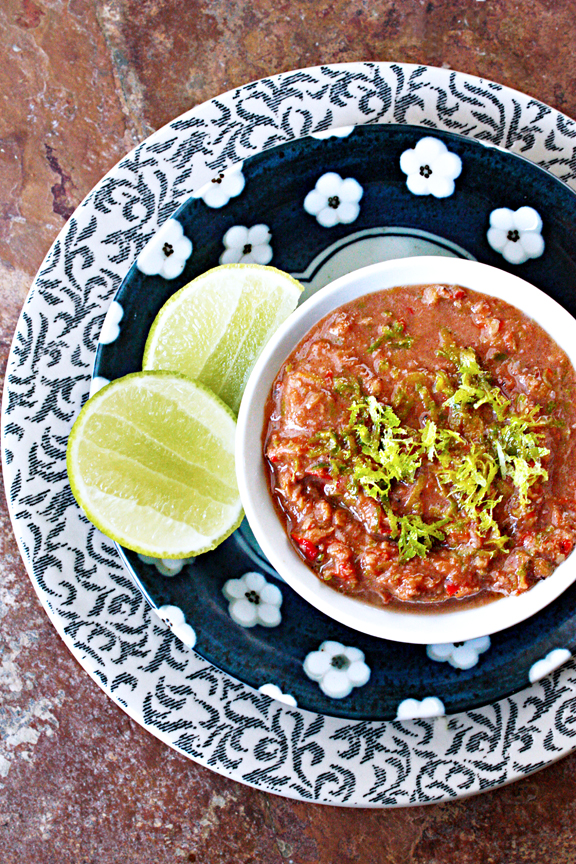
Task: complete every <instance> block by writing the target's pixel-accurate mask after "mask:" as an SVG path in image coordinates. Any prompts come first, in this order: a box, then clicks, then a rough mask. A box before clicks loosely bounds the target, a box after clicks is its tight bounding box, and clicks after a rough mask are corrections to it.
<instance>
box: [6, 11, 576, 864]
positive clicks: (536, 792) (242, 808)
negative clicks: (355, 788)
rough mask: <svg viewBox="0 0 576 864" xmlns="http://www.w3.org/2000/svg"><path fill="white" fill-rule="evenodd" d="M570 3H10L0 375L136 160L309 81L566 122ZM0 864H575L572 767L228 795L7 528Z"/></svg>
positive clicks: (232, 788) (571, 85) (573, 76)
mask: <svg viewBox="0 0 576 864" xmlns="http://www.w3.org/2000/svg"><path fill="white" fill-rule="evenodd" d="M575 37H576V15H575V14H574V2H573V0H532V2H531V3H529V4H528V3H526V2H514V0H423V2H418V0H395V2H394V0H251V2H249V0H235V2H232V0H68V2H64V0H4V2H3V3H2V4H0V46H1V52H2V58H3V59H2V63H0V97H1V103H0V105H1V110H0V291H1V302H0V352H1V355H0V362H1V364H2V366H1V369H2V371H3V369H4V366H5V363H6V357H7V353H8V348H9V342H10V339H11V335H12V332H13V330H14V327H15V324H16V320H17V316H18V314H19V310H20V307H21V305H22V302H23V300H24V297H25V295H26V292H27V290H28V287H29V284H30V282H31V280H32V278H33V276H34V273H35V272H36V270H37V268H38V266H39V265H40V263H41V260H42V258H43V257H44V255H45V254H46V252H47V250H48V248H49V246H50V244H51V243H52V241H53V240H54V238H55V236H56V234H57V233H58V231H59V230H60V228H61V227H62V226H63V225H64V222H65V220H66V218H67V217H68V216H69V214H70V213H71V212H72V210H73V209H74V207H75V206H76V205H77V204H78V203H79V202H80V201H81V200H82V198H83V196H84V195H85V194H86V193H87V192H88V191H89V190H90V189H91V188H92V186H93V185H94V183H95V182H96V181H97V180H98V179H99V177H100V176H101V175H102V174H103V173H105V171H106V170H107V169H108V168H109V167H111V166H112V165H113V164H114V163H115V162H116V161H117V160H118V159H119V158H120V157H121V156H122V155H123V153H125V152H126V151H127V150H129V149H130V147H132V146H133V145H134V144H135V143H136V142H137V141H139V140H141V139H142V138H143V137H145V136H146V135H147V134H148V133H149V132H150V131H152V130H153V129H155V128H157V127H158V126H160V125H161V124H163V123H165V122H166V121H168V120H169V119H171V118H172V117H174V116H175V115H177V114H179V113H181V112H183V111H185V110H187V109H188V108H190V107H192V106H193V105H194V104H197V103H198V102H201V101H203V100H204V99H208V98H210V97H212V96H215V95H217V94H218V93H220V92H222V91H224V90H227V89H229V88H231V87H234V86H236V85H239V84H242V83H245V82H246V81H249V80H252V79H255V78H258V77H261V76H263V75H267V74H270V73H274V72H279V71H282V70H287V69H292V68H298V67H302V66H309V65H315V64H317V63H321V62H344V61H351V60H398V61H408V62H422V63H430V64H432V65H438V66H442V65H444V66H449V67H451V68H454V69H459V70H461V71H464V72H469V73H473V74H477V75H482V76H485V77H488V78H493V79H495V80H497V81H501V82H502V83H504V84H507V85H509V86H511V87H516V88H518V89H520V90H524V91H526V92H528V93H532V94H534V95H535V96H537V97H538V98H539V99H542V100H543V101H546V102H549V103H551V104H552V105H554V106H555V107H557V108H560V109H561V110H563V111H565V112H566V113H567V114H571V115H572V116H576V62H575V61H574V59H573V56H572V45H573V44H574V41H575ZM0 544H1V548H0V555H1V557H0V861H2V864H56V862H57V864H132V862H134V864H136V862H138V864H142V862H146V864H174V862H176V864H177V862H180V861H181V862H184V864H186V862H191V864H451V862H458V864H524V862H539V864H541V862H546V864H573V862H574V861H576V832H575V831H574V828H573V826H574V824H576V804H575V802H576V756H572V757H569V758H567V759H565V760H563V761H562V762H560V763H558V764H556V765H553V766H551V767H550V768H548V769H546V770H545V771H543V772H541V773H540V774H538V775H535V776H533V777H531V778H528V779H526V780H524V781H522V782H521V783H518V784H515V785H513V786H510V787H507V788H504V789H500V790H497V791H495V792H491V793H488V794H486V795H484V796H480V797H477V798H472V799H467V800H463V801H459V802H454V803H450V804H442V805H436V806H432V807H427V808H416V809H402V810H389V811H368V810H364V811H354V810H336V809H332V808H323V807H319V806H314V805H308V804H303V803H297V802H292V801H289V800H285V799H282V798H277V797H274V796H270V795H266V794H264V793H261V792H256V791H254V790H252V789H248V788H246V787H244V786H240V785H239V784H236V783H234V782H232V781H229V780H225V779H223V778H221V777H219V776H217V775H216V774H213V773H211V772H210V771H208V770H207V769H204V768H201V767H199V766H197V765H196V764H194V763H193V762H190V761H188V760H186V759H184V758H183V757H181V756H179V755H178V754H176V753H174V752H173V751H171V750H170V749H168V748H167V747H165V746H164V745H163V744H160V743H159V742H158V741H157V740H156V739H155V738H153V737H152V736H151V735H149V734H148V733H146V732H144V731H143V730H142V729H141V728H140V727H138V726H136V725H135V724H134V723H133V722H132V721H131V720H130V719H129V718H128V717H127V716H126V715H125V714H123V713H122V712H121V711H120V710H118V709H117V708H116V707H115V706H114V705H113V704H112V703H111V702H110V701H109V700H108V699H107V698H106V697H105V696H104V694H103V693H102V692H101V691H100V690H99V689H98V688H97V687H96V685H95V684H94V683H93V682H92V681H91V680H90V679H89V678H88V677H87V675H86V674H85V673H84V672H83V670H82V669H81V668H80V667H79V666H78V665H77V663H76V662H75V660H74V659H73V658H72V657H71V655H70V654H69V653H68V651H67V650H66V648H65V647H64V646H63V644H62V643H61V641H60V639H59V638H58V636H57V635H56V633H55V631H54V630H53V628H52V626H51V624H50V623H49V621H48V618H47V617H46V616H45V614H44V612H43V611H42V610H41V608H40V606H39V604H38V602H37V600H36V597H35V594H34V592H33V589H32V587H31V585H30V583H29V581H28V578H27V576H26V574H25V571H24V567H23V565H22V563H21V560H20V558H19V554H18V550H17V547H16V543H15V540H14V538H13V534H12V531H11V527H10V523H9V519H8V516H7V513H6V509H5V505H4V504H3V505H2V509H1V511H0Z"/></svg>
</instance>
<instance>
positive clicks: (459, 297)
mask: <svg viewBox="0 0 576 864" xmlns="http://www.w3.org/2000/svg"><path fill="white" fill-rule="evenodd" d="M465 296H466V292H465V291H463V290H462V289H461V288H458V290H457V291H455V292H454V300H462V298H463V297H465Z"/></svg>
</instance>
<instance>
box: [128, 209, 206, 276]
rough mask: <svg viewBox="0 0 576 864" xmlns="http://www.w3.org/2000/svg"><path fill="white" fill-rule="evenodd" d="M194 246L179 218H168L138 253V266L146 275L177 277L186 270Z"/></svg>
mask: <svg viewBox="0 0 576 864" xmlns="http://www.w3.org/2000/svg"><path fill="white" fill-rule="evenodd" d="M192 248H193V247H192V241H191V240H190V239H189V238H188V237H186V236H185V234H184V228H183V226H182V224H181V223H180V222H179V221H178V220H177V219H167V220H166V222H164V224H163V225H162V227H161V228H159V229H158V231H157V232H156V234H155V235H154V236H153V237H152V239H151V240H149V241H148V243H147V244H146V246H145V247H144V249H143V250H142V251H141V252H140V254H139V255H138V258H137V259H136V267H137V268H138V270H140V272H141V273H145V274H146V276H163V277H164V279H176V277H177V276H180V274H181V273H182V271H183V270H184V267H185V266H186V262H187V260H188V258H189V257H190V255H191V254H192Z"/></svg>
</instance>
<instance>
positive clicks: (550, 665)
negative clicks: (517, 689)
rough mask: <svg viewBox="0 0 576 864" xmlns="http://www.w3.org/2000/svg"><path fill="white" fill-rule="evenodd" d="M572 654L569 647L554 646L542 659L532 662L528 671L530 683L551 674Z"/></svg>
mask: <svg viewBox="0 0 576 864" xmlns="http://www.w3.org/2000/svg"><path fill="white" fill-rule="evenodd" d="M571 656H572V654H571V653H570V651H568V649H567V648H554V650H553V651H550V652H549V653H548V654H547V655H546V657H543V658H542V660H537V661H536V663H533V664H532V666H531V667H530V671H529V672H528V678H529V679H530V683H531V684H534V683H535V682H536V681H540V679H541V678H545V677H546V675H550V673H551V672H554V670H555V669H558V668H559V667H560V666H563V665H564V663H567V662H568V660H570V658H571Z"/></svg>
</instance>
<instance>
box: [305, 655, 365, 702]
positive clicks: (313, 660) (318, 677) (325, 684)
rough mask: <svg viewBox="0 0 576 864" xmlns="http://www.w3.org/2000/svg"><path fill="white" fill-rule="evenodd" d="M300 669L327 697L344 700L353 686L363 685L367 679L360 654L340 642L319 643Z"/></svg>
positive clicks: (362, 656) (362, 657)
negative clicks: (318, 646) (302, 669)
mask: <svg viewBox="0 0 576 864" xmlns="http://www.w3.org/2000/svg"><path fill="white" fill-rule="evenodd" d="M304 672H305V673H306V675H307V676H308V678H311V679H312V681H317V682H318V684H319V686H320V689H321V690H322V692H323V693H324V694H325V695H326V696H329V697H330V698H331V699H344V698H345V697H346V696H348V695H349V694H350V693H351V692H352V688H353V687H363V686H364V684H366V683H367V682H368V680H369V678H370V667H369V666H367V665H366V663H365V662H364V653H363V652H362V651H360V649H359V648H348V647H347V646H346V645H342V644H341V643H340V642H322V644H321V645H320V648H319V649H318V651H312V652H311V653H310V654H308V655H307V657H306V659H305V660H304Z"/></svg>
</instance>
